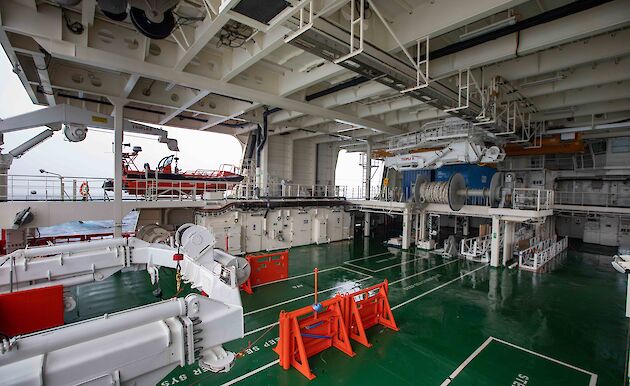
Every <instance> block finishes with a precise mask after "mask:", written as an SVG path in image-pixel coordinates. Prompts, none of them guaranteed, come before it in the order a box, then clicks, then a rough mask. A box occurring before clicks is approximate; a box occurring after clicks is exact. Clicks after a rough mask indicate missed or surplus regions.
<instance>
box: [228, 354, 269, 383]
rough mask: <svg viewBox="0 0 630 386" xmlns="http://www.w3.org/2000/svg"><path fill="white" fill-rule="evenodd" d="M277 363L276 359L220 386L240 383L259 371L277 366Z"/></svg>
mask: <svg viewBox="0 0 630 386" xmlns="http://www.w3.org/2000/svg"><path fill="white" fill-rule="evenodd" d="M278 363H280V359H276V360H275V361H273V362H269V363H267V364H266V365H264V366H260V367H259V368H257V369H254V370H252V371H250V372H249V373H247V374H243V375H241V376H240V377H236V378H234V379H232V380H231V381H229V382H226V383H224V384H223V385H221V386H230V385H233V384H235V383H237V382H240V381H242V380H243V379H247V378H249V377H251V376H252V375H254V374H258V373H259V372H261V371H263V370H266V369H268V368H270V367H271V366H275V365H277V364H278Z"/></svg>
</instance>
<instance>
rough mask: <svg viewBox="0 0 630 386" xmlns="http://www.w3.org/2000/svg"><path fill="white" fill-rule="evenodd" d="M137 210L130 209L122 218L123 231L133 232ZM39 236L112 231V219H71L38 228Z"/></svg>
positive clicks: (136, 220)
mask: <svg viewBox="0 0 630 386" xmlns="http://www.w3.org/2000/svg"><path fill="white" fill-rule="evenodd" d="M138 214H139V212H136V211H131V212H129V214H127V215H126V216H125V217H124V218H123V232H134V231H135V230H136V223H137V222H138ZM38 230H39V235H40V236H41V237H50V236H65V235H90V234H98V233H114V221H113V220H106V221H71V222H67V223H63V224H59V225H55V226H51V227H41V228H39V229H38Z"/></svg>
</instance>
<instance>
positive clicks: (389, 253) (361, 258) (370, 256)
mask: <svg viewBox="0 0 630 386" xmlns="http://www.w3.org/2000/svg"><path fill="white" fill-rule="evenodd" d="M393 254H394V253H393V252H383V253H377V254H376V255H369V256H364V257H358V258H356V259H350V260H346V262H348V261H357V260H366V259H371V258H373V257H377V256H384V255H393Z"/></svg>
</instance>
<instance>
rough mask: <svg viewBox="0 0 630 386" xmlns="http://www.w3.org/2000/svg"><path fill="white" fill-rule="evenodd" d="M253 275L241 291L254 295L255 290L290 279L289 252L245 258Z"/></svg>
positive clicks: (242, 286)
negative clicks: (261, 286) (257, 287)
mask: <svg viewBox="0 0 630 386" xmlns="http://www.w3.org/2000/svg"><path fill="white" fill-rule="evenodd" d="M245 258H246V259H247V261H248V262H249V265H250V267H251V273H250V275H249V278H248V279H247V281H246V282H245V283H243V284H242V285H241V289H242V290H243V291H245V292H247V293H248V294H250V295H251V294H253V293H254V291H253V288H254V287H256V286H259V285H262V284H266V283H271V282H274V281H278V280H282V279H286V278H288V277H289V250H285V251H280V252H273V253H265V254H254V255H247V256H245Z"/></svg>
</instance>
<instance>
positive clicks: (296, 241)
mask: <svg viewBox="0 0 630 386" xmlns="http://www.w3.org/2000/svg"><path fill="white" fill-rule="evenodd" d="M292 217H293V221H291V246H298V245H307V244H310V243H311V242H312V239H313V231H312V221H311V215H310V213H309V212H308V211H306V210H299V209H294V213H293V216H292Z"/></svg>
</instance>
